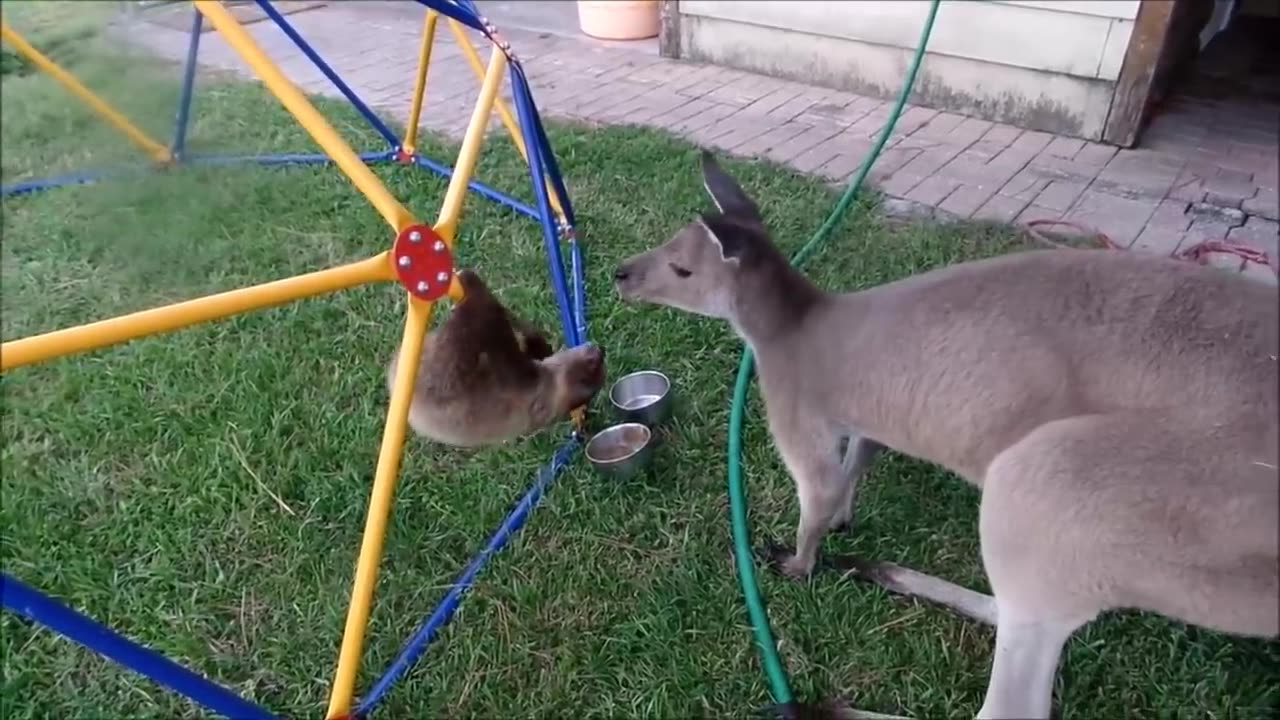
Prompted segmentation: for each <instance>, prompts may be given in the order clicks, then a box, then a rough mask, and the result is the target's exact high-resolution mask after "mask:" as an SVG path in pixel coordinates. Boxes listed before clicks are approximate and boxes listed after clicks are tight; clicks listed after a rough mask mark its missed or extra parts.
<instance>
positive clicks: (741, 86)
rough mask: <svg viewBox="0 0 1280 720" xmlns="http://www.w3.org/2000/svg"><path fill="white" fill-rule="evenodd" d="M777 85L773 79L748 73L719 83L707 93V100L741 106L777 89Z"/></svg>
mask: <svg viewBox="0 0 1280 720" xmlns="http://www.w3.org/2000/svg"><path fill="white" fill-rule="evenodd" d="M778 87H779V85H778V83H777V82H776V81H773V80H771V79H769V78H767V77H764V76H763V75H754V74H748V75H745V76H743V77H740V78H738V79H737V80H734V81H733V82H730V83H727V84H725V85H721V86H720V87H718V88H715V89H714V90H712V91H711V92H708V93H707V96H706V97H707V99H708V100H714V101H716V102H721V103H725V104H727V105H741V106H743V107H745V106H747V105H750V104H751V103H753V102H755V101H756V100H759V99H760V98H762V97H764V96H765V95H768V94H769V93H771V92H773V91H774V90H777V89H778Z"/></svg>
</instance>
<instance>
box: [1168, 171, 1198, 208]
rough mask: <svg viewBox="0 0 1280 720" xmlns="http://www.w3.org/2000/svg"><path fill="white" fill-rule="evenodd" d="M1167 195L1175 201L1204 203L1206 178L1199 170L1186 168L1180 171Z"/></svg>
mask: <svg viewBox="0 0 1280 720" xmlns="http://www.w3.org/2000/svg"><path fill="white" fill-rule="evenodd" d="M1167 195H1168V197H1170V198H1172V199H1174V200H1181V201H1183V202H1189V203H1197V202H1203V201H1204V198H1205V189H1204V177H1203V176H1202V175H1201V174H1200V172H1198V171H1197V169H1195V168H1192V167H1185V168H1183V169H1182V170H1181V171H1179V173H1178V176H1177V177H1176V178H1175V179H1174V181H1173V185H1172V186H1170V188H1169V192H1168V193H1167Z"/></svg>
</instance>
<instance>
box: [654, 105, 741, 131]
mask: <svg viewBox="0 0 1280 720" xmlns="http://www.w3.org/2000/svg"><path fill="white" fill-rule="evenodd" d="M731 110H732V108H730V107H729V106H727V105H719V104H716V103H713V102H711V101H710V100H703V99H702V98H693V99H691V100H689V101H688V102H686V103H685V104H684V105H681V106H680V107H678V108H676V109H675V110H672V111H671V112H670V113H667V114H666V115H660V116H658V117H656V118H654V120H653V122H654V123H655V124H656V125H657V126H658V127H661V128H665V129H667V130H669V131H671V132H675V133H679V132H683V131H685V130H688V129H692V128H694V127H700V126H701V125H702V124H706V123H710V122H713V121H715V120H716V119H718V118H720V117H723V114H728V112H729V111H731ZM718 113H723V114H718Z"/></svg>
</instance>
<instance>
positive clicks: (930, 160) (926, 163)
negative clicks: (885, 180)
mask: <svg viewBox="0 0 1280 720" xmlns="http://www.w3.org/2000/svg"><path fill="white" fill-rule="evenodd" d="M961 150H962V149H961V148H960V147H958V146H951V147H946V146H942V147H936V148H931V149H928V150H925V151H923V152H921V153H920V154H919V155H917V156H916V157H915V158H913V159H912V160H911V162H909V163H907V164H906V165H903V166H902V171H903V172H907V173H911V174H912V175H919V176H921V177H928V176H930V175H933V174H934V173H936V172H938V171H939V170H941V169H942V167H943V166H944V165H946V164H947V163H949V162H951V161H952V160H954V159H955V157H956V156H957V155H959V154H960V152H961Z"/></svg>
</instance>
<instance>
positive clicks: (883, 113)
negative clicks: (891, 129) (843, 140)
mask: <svg viewBox="0 0 1280 720" xmlns="http://www.w3.org/2000/svg"><path fill="white" fill-rule="evenodd" d="M888 121H889V107H888V105H887V104H886V105H882V106H880V107H877V108H875V109H874V110H872V111H871V112H869V113H867V114H866V115H863V116H862V118H861V119H859V120H858V121H857V122H855V123H853V124H852V125H850V126H849V128H848V131H847V132H848V133H849V134H851V135H853V136H854V137H858V138H861V139H863V140H870V139H872V138H874V137H875V136H876V134H877V133H879V132H880V129H881V128H883V127H884V125H885V123H886V122H888Z"/></svg>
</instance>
